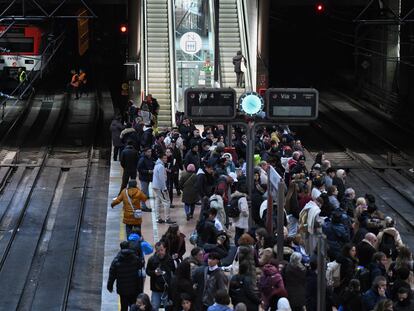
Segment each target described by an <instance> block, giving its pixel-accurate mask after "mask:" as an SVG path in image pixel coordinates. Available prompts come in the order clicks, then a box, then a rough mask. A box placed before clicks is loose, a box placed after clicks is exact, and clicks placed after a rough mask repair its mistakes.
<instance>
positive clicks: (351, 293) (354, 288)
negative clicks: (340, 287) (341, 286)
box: [339, 279, 364, 311]
mask: <svg viewBox="0 0 414 311" xmlns="http://www.w3.org/2000/svg"><path fill="white" fill-rule="evenodd" d="M339 303H340V305H342V308H343V311H364V306H363V304H362V296H361V286H360V283H359V280H356V279H352V280H350V281H349V284H348V286H347V287H346V288H345V290H344V291H343V292H342V293H341V294H340V297H339Z"/></svg>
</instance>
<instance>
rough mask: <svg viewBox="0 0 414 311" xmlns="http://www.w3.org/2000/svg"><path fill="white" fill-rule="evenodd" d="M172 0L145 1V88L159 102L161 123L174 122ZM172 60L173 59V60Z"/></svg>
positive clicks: (169, 124) (163, 125)
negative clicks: (170, 8)
mask: <svg viewBox="0 0 414 311" xmlns="http://www.w3.org/2000/svg"><path fill="white" fill-rule="evenodd" d="M168 1H170V0H146V8H145V9H146V12H145V13H146V19H145V20H146V25H145V27H146V28H145V44H144V49H145V57H146V73H145V74H146V79H145V83H146V86H145V87H146V90H148V91H147V93H149V94H152V95H153V97H155V98H156V99H157V100H158V103H159V104H160V112H159V115H158V126H159V127H165V126H171V124H172V107H171V103H172V98H173V94H172V88H171V86H172V79H171V77H172V76H173V75H172V74H171V67H172V66H171V64H170V47H171V36H170V32H171V29H170V26H171V20H170V19H171V14H169V3H168ZM171 61H173V60H171Z"/></svg>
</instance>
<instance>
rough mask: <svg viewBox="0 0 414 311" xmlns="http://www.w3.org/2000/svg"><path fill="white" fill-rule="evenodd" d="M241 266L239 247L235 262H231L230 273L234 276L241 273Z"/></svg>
mask: <svg viewBox="0 0 414 311" xmlns="http://www.w3.org/2000/svg"><path fill="white" fill-rule="evenodd" d="M239 266H240V262H239V248H237V252H236V254H235V255H234V259H233V263H232V264H231V271H230V275H232V276H233V275H236V274H239Z"/></svg>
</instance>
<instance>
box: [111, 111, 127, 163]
mask: <svg viewBox="0 0 414 311" xmlns="http://www.w3.org/2000/svg"><path fill="white" fill-rule="evenodd" d="M124 128H125V127H124V125H123V124H122V118H121V117H120V116H118V117H116V118H115V119H113V120H112V122H111V126H110V130H111V136H112V145H113V146H114V153H113V159H114V161H118V155H119V156H121V152H122V150H123V149H124V147H125V145H124V143H123V142H122V140H121V137H120V135H121V132H122V131H123V130H124Z"/></svg>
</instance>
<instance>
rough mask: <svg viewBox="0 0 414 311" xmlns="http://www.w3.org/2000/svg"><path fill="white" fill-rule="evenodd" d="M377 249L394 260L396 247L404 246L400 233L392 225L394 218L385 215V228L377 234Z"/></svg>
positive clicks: (396, 251) (396, 252)
mask: <svg viewBox="0 0 414 311" xmlns="http://www.w3.org/2000/svg"><path fill="white" fill-rule="evenodd" d="M377 239H378V251H380V252H383V253H384V254H385V255H386V256H387V258H392V260H395V259H396V258H397V255H398V248H400V247H401V246H404V243H403V242H402V240H401V236H400V233H399V232H398V230H397V229H395V227H394V220H393V219H392V218H391V217H385V229H384V230H382V231H381V232H380V233H378V235H377Z"/></svg>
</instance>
